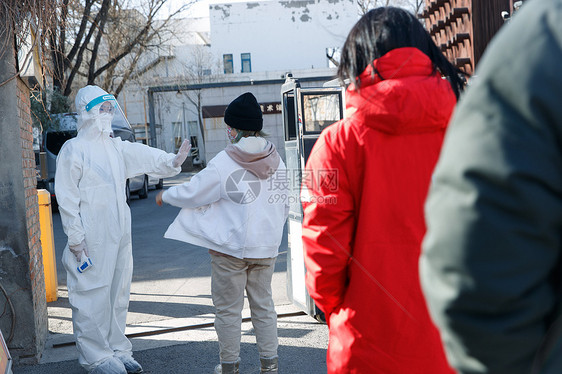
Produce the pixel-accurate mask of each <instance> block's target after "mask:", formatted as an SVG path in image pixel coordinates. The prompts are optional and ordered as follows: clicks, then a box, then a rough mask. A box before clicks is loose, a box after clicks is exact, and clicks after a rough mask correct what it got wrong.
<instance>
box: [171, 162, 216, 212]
mask: <svg viewBox="0 0 562 374" xmlns="http://www.w3.org/2000/svg"><path fill="white" fill-rule="evenodd" d="M220 198H221V178H220V174H219V172H218V170H217V169H216V167H215V166H214V165H213V164H211V163H209V165H207V167H206V168H205V169H203V170H201V171H200V172H199V173H197V174H196V175H194V176H193V178H191V180H190V181H189V182H187V183H184V184H181V185H179V186H174V187H171V188H170V189H168V190H166V191H164V193H163V194H162V200H163V201H164V202H165V203H167V204H170V205H173V206H177V207H179V208H191V209H194V208H198V207H200V206H203V205H207V204H211V203H214V202H215V201H218V200H220Z"/></svg>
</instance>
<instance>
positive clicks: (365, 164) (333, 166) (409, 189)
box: [302, 48, 456, 374]
mask: <svg viewBox="0 0 562 374" xmlns="http://www.w3.org/2000/svg"><path fill="white" fill-rule="evenodd" d="M374 65H375V68H376V70H377V71H378V75H375V76H374V77H372V74H371V72H372V68H371V67H368V68H367V69H366V70H365V72H363V74H361V76H360V78H361V89H360V91H359V92H357V91H356V90H354V89H353V88H349V89H348V91H347V94H346V95H347V96H346V106H347V110H348V113H350V114H349V115H348V117H347V118H346V119H344V120H342V121H340V122H338V123H336V124H334V125H332V126H330V127H328V128H327V129H326V130H325V131H324V132H323V133H322V134H321V136H320V138H319V139H318V141H317V142H316V144H315V146H314V148H313V150H312V153H311V156H310V159H309V160H308V163H307V169H308V170H311V171H312V173H311V174H308V175H309V176H310V178H307V180H305V183H304V185H303V191H302V195H303V207H304V222H303V241H304V246H305V263H306V268H307V274H306V285H307V287H308V290H309V292H310V294H311V296H312V297H313V298H314V300H315V302H316V304H317V305H318V307H320V309H322V310H323V311H324V312H325V313H326V316H327V319H328V325H329V328H330V342H329V347H328V357H327V365H328V373H360V374H366V373H369V374H372V373H384V374H390V373H396V374H404V373H408V374H415V373H424V374H425V373H427V374H439V373H452V370H451V369H450V368H449V366H448V364H447V362H446V359H445V354H444V351H443V348H442V346H441V340H440V338H439V335H438V331H437V329H436V328H435V326H434V325H433V323H432V321H431V320H430V317H429V314H428V311H427V309H426V304H425V300H424V298H423V295H422V292H421V288H420V282H419V277H418V258H419V255H420V246H421V241H422V238H423V236H424V233H425V223H424V215H423V205H424V201H425V198H426V194H427V192H428V188H429V183H430V179H431V173H432V171H433V168H434V166H435V164H436V162H437V158H438V155H439V150H440V148H441V143H442V141H443V136H444V134H445V128H446V126H447V123H448V121H449V117H450V116H451V113H452V111H453V108H454V106H455V103H456V97H455V94H454V93H453V90H452V88H451V86H450V84H449V82H448V81H447V80H445V79H442V77H441V76H440V75H439V73H437V72H435V71H434V69H433V65H432V62H431V60H430V59H429V58H428V57H427V56H426V55H425V54H424V53H422V52H421V51H420V50H418V49H416V48H399V49H395V50H392V51H390V52H388V53H387V54H385V55H384V56H382V57H381V58H379V59H377V60H375V62H374ZM381 77H382V78H381ZM350 87H351V86H350ZM307 196H308V197H307Z"/></svg>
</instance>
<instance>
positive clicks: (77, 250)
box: [68, 240, 90, 262]
mask: <svg viewBox="0 0 562 374" xmlns="http://www.w3.org/2000/svg"><path fill="white" fill-rule="evenodd" d="M68 249H70V252H72V254H73V255H74V257H76V261H78V262H80V261H82V253H84V254H85V255H86V257H90V254H89V253H88V248H86V242H85V241H84V240H82V243H80V244H78V245H69V246H68Z"/></svg>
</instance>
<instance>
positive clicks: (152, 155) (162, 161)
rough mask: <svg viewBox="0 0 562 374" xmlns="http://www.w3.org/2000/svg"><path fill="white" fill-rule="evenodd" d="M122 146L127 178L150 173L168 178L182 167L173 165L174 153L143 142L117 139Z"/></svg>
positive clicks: (177, 172)
mask: <svg viewBox="0 0 562 374" xmlns="http://www.w3.org/2000/svg"><path fill="white" fill-rule="evenodd" d="M115 141H116V142H120V143H117V144H119V145H120V147H121V152H122V155H123V160H124V161H125V173H126V177H127V178H132V177H134V176H137V175H141V174H150V175H152V176H154V177H158V178H168V177H173V176H174V175H177V174H179V172H180V171H181V167H177V168H175V167H173V166H172V162H173V161H174V157H176V155H175V154H173V153H167V152H164V151H163V150H161V149H158V148H154V147H149V146H147V145H145V144H142V143H131V142H128V141H125V140H120V139H116V140H115Z"/></svg>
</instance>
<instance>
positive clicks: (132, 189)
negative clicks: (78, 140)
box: [37, 111, 163, 211]
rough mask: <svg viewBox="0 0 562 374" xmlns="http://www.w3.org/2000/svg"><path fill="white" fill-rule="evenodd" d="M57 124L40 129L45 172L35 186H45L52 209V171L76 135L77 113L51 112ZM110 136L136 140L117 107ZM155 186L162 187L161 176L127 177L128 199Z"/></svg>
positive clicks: (54, 199)
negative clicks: (44, 129)
mask: <svg viewBox="0 0 562 374" xmlns="http://www.w3.org/2000/svg"><path fill="white" fill-rule="evenodd" d="M54 118H55V121H56V122H57V125H56V126H54V127H53V128H50V129H48V130H46V131H44V132H43V134H42V141H41V144H42V147H41V148H42V150H43V151H44V152H45V156H46V157H45V159H44V162H46V164H47V167H46V170H47V173H46V176H45V177H44V178H41V177H39V178H38V180H37V188H44V189H46V190H48V191H49V193H50V194H51V207H52V209H53V211H56V210H57V203H56V196H55V173H56V160H57V155H58V154H59V151H60V149H61V148H62V146H63V144H64V143H65V142H66V141H67V140H69V139H72V138H73V137H75V136H76V134H77V130H76V122H77V114H76V113H64V114H57V115H54ZM111 127H112V130H113V136H115V137H120V138H121V139H123V140H126V141H130V142H136V138H135V133H134V131H133V129H132V128H131V126H130V125H129V121H127V119H126V118H125V116H124V115H122V113H121V112H120V111H117V113H116V115H115V116H114V119H113V122H112V123H111ZM150 186H154V187H155V188H156V189H161V188H162V187H163V180H162V179H158V178H154V177H151V176H148V175H140V176H138V177H134V178H130V179H128V180H127V183H126V191H125V193H126V195H127V203H130V199H131V196H132V195H138V196H139V198H141V199H146V198H147V197H148V189H149V187H150Z"/></svg>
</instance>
